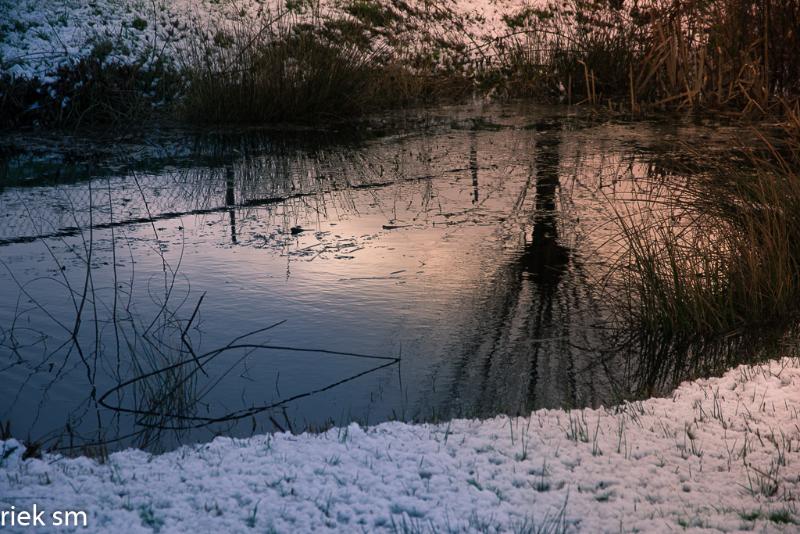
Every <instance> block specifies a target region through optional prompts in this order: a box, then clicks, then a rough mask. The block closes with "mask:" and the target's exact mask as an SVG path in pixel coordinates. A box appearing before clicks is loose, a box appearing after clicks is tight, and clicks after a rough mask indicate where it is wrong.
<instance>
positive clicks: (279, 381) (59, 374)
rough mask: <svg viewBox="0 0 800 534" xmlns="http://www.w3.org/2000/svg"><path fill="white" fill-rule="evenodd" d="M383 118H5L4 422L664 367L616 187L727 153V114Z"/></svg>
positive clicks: (293, 403) (417, 397)
mask: <svg viewBox="0 0 800 534" xmlns="http://www.w3.org/2000/svg"><path fill="white" fill-rule="evenodd" d="M376 121H377V122H376V124H377V126H374V127H372V128H371V129H370V130H369V131H367V132H366V133H362V135H358V136H351V135H345V134H343V133H342V132H338V131H336V130H330V131H321V132H302V131H300V132H298V131H295V132H293V133H291V134H289V133H281V132H277V131H251V130H248V131H239V132H231V131H226V132H210V133H209V132H186V131H177V130H169V129H162V130H153V131H144V132H141V133H130V134H127V135H123V136H119V137H117V138H113V139H107V138H96V139H92V138H89V139H87V138H72V137H66V136H63V137H49V138H47V137H39V138H31V139H29V140H26V141H20V140H19V139H17V140H13V139H10V140H9V139H6V140H5V142H4V145H5V147H6V148H5V150H4V159H3V161H2V163H3V169H2V176H0V178H1V179H2V181H0V214H1V215H0V259H1V260H2V265H0V383H1V384H2V393H1V395H2V397H0V422H4V423H5V424H8V425H9V427H10V429H11V432H12V433H13V434H14V435H16V436H21V437H29V438H30V439H33V440H37V441H39V442H41V443H43V444H45V445H46V446H48V447H53V448H59V449H61V450H65V451H72V450H74V451H77V452H85V451H87V450H89V451H91V448H92V447H104V448H110V449H116V448H121V447H125V446H131V445H135V446H140V447H145V448H149V449H152V450H161V449H168V448H173V447H175V446H177V445H179V444H181V443H190V442H196V441H204V440H209V439H212V438H213V437H214V436H216V435H220V434H224V435H233V436H247V435H250V434H252V433H257V432H267V431H274V430H291V431H295V432H300V431H304V430H318V429H323V428H326V427H328V426H330V425H341V424H346V423H348V422H350V421H357V422H360V423H377V422H381V421H386V420H393V419H400V420H411V421H434V420H443V419H447V418H452V417H458V416H465V417H473V416H477V417H487V416H493V415H496V414H500V413H506V414H516V413H524V412H527V411H530V410H531V409H536V408H578V407H584V406H599V405H610V404H613V403H618V402H620V401H622V400H624V399H629V400H634V399H638V398H642V397H643V396H647V395H650V394H652V393H654V392H656V391H660V392H663V391H668V390H669V389H670V388H671V387H674V385H675V382H676V381H677V380H679V379H680V378H681V376H680V374H675V375H674V376H673V377H672V378H671V379H670V380H668V381H666V382H663V383H659V384H655V383H653V382H652V381H643V380H642V379H641V374H640V373H637V365H636V362H635V361H632V357H631V354H632V353H631V352H630V351H625V350H623V349H622V348H620V345H619V344H618V334H619V332H618V330H619V329H618V328H617V329H616V330H615V329H613V328H611V327H610V325H615V326H618V325H619V321H618V317H617V315H616V314H617V313H618V310H617V309H616V308H615V306H613V305H612V304H611V303H610V301H609V299H608V298H607V294H608V293H607V292H608V287H607V286H606V284H605V283H604V282H605V281H606V280H607V277H608V275H609V272H611V271H612V270H613V268H614V265H616V263H615V262H617V261H618V258H619V246H620V245H619V243H618V241H617V240H615V239H614V236H615V232H617V230H616V229H615V226H614V224H613V212H614V207H615V206H616V208H617V209H619V207H620V206H628V205H629V204H627V203H628V202H630V201H631V199H634V198H637V197H652V196H653V195H655V194H656V193H654V192H653V190H651V189H650V188H649V187H650V184H653V183H654V180H653V179H652V177H653V176H655V175H658V176H659V177H661V178H664V177H668V178H669V179H691V176H686V174H685V173H682V172H681V171H678V170H675V169H676V168H679V167H678V166H675V167H674V168H670V166H669V162H675V161H679V160H680V159H681V158H683V157H684V156H685V154H684V152H685V149H684V148H682V147H683V146H685V145H681V144H680V142H688V143H692V142H696V143H702V144H703V146H704V147H707V148H708V150H711V151H713V150H716V151H719V152H722V151H723V150H724V149H725V148H727V147H730V143H731V140H732V139H734V138H735V133H736V132H735V129H734V128H733V127H730V126H724V125H720V124H713V125H708V124H702V123H698V122H692V121H689V120H685V119H671V120H668V121H664V120H659V121H650V122H645V121H621V120H600V119H597V118H593V117H591V116H589V115H586V114H585V113H584V114H581V113H578V112H576V111H574V110H569V109H567V108H544V107H537V106H532V105H522V104H507V105H491V106H490V105H478V104H476V105H469V106H461V107H455V108H443V109H437V110H429V111H425V112H417V113H415V114H413V116H410V117H409V116H408V115H404V116H403V115H399V114H396V115H389V116H387V117H385V118H383V119H380V120H378V119H376ZM665 162H666V164H665ZM662 183H663V182H662ZM658 194H660V193H658ZM626 209H629V208H626ZM634 352H635V351H634ZM634 359H635V358H634Z"/></svg>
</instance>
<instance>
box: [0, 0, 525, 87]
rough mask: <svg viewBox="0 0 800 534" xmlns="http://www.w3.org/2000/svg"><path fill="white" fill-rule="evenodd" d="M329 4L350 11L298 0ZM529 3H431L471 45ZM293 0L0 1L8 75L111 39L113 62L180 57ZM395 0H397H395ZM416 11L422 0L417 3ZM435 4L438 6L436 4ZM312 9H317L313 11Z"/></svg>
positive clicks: (47, 75)
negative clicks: (229, 26) (447, 12)
mask: <svg viewBox="0 0 800 534" xmlns="http://www.w3.org/2000/svg"><path fill="white" fill-rule="evenodd" d="M293 3H294V4H302V3H306V4H309V5H317V4H318V3H319V4H320V5H321V7H319V8H318V9H314V10H313V12H314V13H322V14H323V15H328V16H343V12H342V11H341V6H343V5H345V4H346V2H343V1H341V0H321V1H320V2H317V1H316V0H314V1H309V0H306V1H305V2H300V1H295V2H293ZM527 3H528V0H488V1H485V0H446V1H444V2H437V3H434V4H429V5H436V6H438V8H439V9H444V8H447V9H451V10H452V12H453V13H454V14H457V15H458V22H457V23H456V24H455V25H454V24H453V23H446V22H445V21H442V24H443V25H447V24H449V27H448V28H444V27H443V28H441V31H447V32H449V33H451V34H457V38H460V39H463V40H464V41H465V42H466V43H470V42H472V40H473V39H481V38H484V37H488V36H496V35H500V34H503V33H505V32H507V31H508V28H507V26H506V25H505V23H504V22H503V20H502V17H503V15H505V14H510V13H515V12H517V11H518V10H519V9H521V8H522V6H524V5H526V4H527ZM285 5H286V2H285V0H0V73H2V72H7V73H10V74H12V75H13V76H14V77H16V78H22V79H29V78H37V77H38V78H39V79H42V80H44V81H50V80H51V79H52V76H53V74H54V73H55V72H56V70H57V69H58V68H59V67H62V66H69V65H71V64H74V63H75V62H77V61H78V60H79V59H80V58H82V57H85V56H87V55H88V54H89V53H91V51H92V49H93V48H94V47H95V45H97V44H98V43H101V42H105V41H108V42H111V43H113V45H114V51H113V53H112V54H111V55H110V57H109V59H110V60H115V61H121V62H134V61H140V60H142V58H145V59H146V58H147V57H148V56H153V57H157V56H160V55H161V54H162V53H164V52H167V53H168V54H172V55H173V56H180V54H181V52H182V51H184V50H185V49H186V48H187V47H190V46H192V43H194V42H197V39H198V38H199V36H200V35H201V34H205V35H206V36H207V37H210V38H213V35H214V33H215V32H216V30H217V28H219V27H221V26H222V27H224V25H225V24H226V22H232V23H234V24H236V23H238V22H242V21H244V22H245V23H249V24H253V25H255V26H256V27H257V26H258V24H260V21H264V20H269V19H270V18H271V17H275V16H276V14H277V13H279V12H281V11H283V10H285ZM387 5H391V2H387ZM409 5H411V6H412V8H417V7H419V6H421V5H423V2H422V0H417V1H415V0H412V1H410V2H409ZM431 9H433V8H431ZM306 12H310V11H309V10H306Z"/></svg>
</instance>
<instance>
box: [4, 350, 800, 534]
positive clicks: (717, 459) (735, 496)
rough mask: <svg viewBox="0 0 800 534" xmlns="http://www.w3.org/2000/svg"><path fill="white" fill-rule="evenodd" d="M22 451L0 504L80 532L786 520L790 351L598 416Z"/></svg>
mask: <svg viewBox="0 0 800 534" xmlns="http://www.w3.org/2000/svg"><path fill="white" fill-rule="evenodd" d="M22 451H23V447H22V446H21V445H20V444H19V443H18V442H17V441H14V440H9V441H6V442H4V443H3V442H0V458H2V462H1V465H0V510H9V509H10V507H11V506H14V507H15V510H17V511H20V510H24V509H30V508H31V507H32V506H33V505H34V504H36V505H37V507H38V509H39V510H40V511H41V510H45V512H46V513H45V515H44V518H45V519H46V518H47V517H48V515H49V514H50V513H51V512H52V511H54V510H77V511H81V510H83V511H86V512H87V514H88V522H89V530H90V531H95V532H151V531H156V532H157V531H161V532H190V531H193V532H198V533H199V532H213V531H216V532H251V531H260V532H271V531H277V532H311V531H342V532H368V531H376V530H377V531H380V530H390V531H391V530H395V531H403V532H408V531H410V532H428V531H431V532H443V531H481V532H506V531H519V532H542V531H544V532H552V531H561V530H566V531H578V530H580V531H585V532H609V531H613V532H621V531H624V532H629V531H640V532H671V531H679V530H682V529H684V528H690V529H692V530H695V529H696V530H703V529H706V530H720V531H727V532H732V531H742V530H744V531H747V530H750V531H752V530H754V531H757V532H772V531H784V532H797V531H798V528H800V526H798V525H800V513H799V512H800V510H798V502H797V500H796V499H797V498H798V496H799V495H800V362H799V361H797V360H794V359H783V360H780V361H772V362H770V363H768V364H764V365H761V366H755V367H754V366H742V367H739V368H737V369H734V370H731V371H729V372H728V373H727V374H726V375H725V376H724V377H722V378H711V379H708V380H700V381H697V382H693V383H686V384H684V385H682V386H681V387H680V388H678V390H677V391H675V392H674V394H673V395H672V396H671V397H669V398H658V399H650V400H646V401H644V402H639V403H632V404H627V405H624V406H621V407H618V408H614V409H608V410H605V409H603V410H579V411H572V412H566V411H560V410H542V411H537V412H534V413H533V414H531V416H530V417H524V418H507V417H498V418H495V419H490V420H485V421H474V420H456V421H452V422H450V423H445V424H437V425H411V424H402V423H385V424H381V425H377V426H374V427H368V428H361V427H359V426H357V425H355V424H354V425H351V426H349V427H346V428H340V429H334V430H331V431H329V432H326V433H324V434H321V435H311V434H304V435H299V436H296V435H291V434H288V433H287V434H275V435H264V436H257V437H254V438H251V439H246V440H236V439H228V438H217V439H216V440H214V441H213V442H211V443H208V444H204V445H198V446H194V447H185V448H182V449H179V450H177V451H174V452H170V453H167V454H162V455H158V456H153V455H150V454H147V453H145V452H142V451H138V450H128V451H123V452H118V453H115V454H112V455H111V456H110V458H108V460H107V461H106V462H105V463H98V462H97V461H95V460H91V459H88V458H76V459H67V458H63V457H59V456H54V455H46V456H45V457H44V458H43V459H31V460H25V461H23V460H22V459H21V456H22ZM537 529H541V530H537ZM11 530H13V529H11ZM54 530H55V529H54ZM60 530H63V528H62V529H60Z"/></svg>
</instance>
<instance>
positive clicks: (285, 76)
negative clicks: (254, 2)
mask: <svg viewBox="0 0 800 534" xmlns="http://www.w3.org/2000/svg"><path fill="white" fill-rule="evenodd" d="M397 20H398V15H397V14H396V13H395V12H394V11H391V10H388V9H385V7H384V6H383V5H382V4H381V3H380V2H350V3H347V4H345V9H344V15H341V16H338V15H337V16H335V17H332V16H324V15H322V14H320V13H319V12H314V11H311V12H309V11H307V10H299V9H298V8H297V7H290V8H286V9H284V10H278V11H276V12H272V13H269V12H268V13H266V15H265V16H264V17H263V18H262V20H260V21H258V22H257V24H255V25H254V24H251V23H248V22H247V21H246V20H243V19H242V20H236V21H234V22H233V23H232V24H230V25H228V26H227V27H221V28H219V29H218V30H217V31H216V33H215V34H214V36H213V38H212V39H210V40H209V39H206V38H205V37H203V38H202V39H200V40H198V41H197V42H195V44H194V46H193V47H192V49H191V50H190V51H189V53H188V55H187V57H186V58H184V72H186V73H187V78H188V89H187V93H186V96H185V98H184V101H183V104H182V107H181V110H182V111H183V114H184V116H186V117H188V118H189V119H191V120H195V121H201V122H234V123H252V122H283V121H301V122H303V121H318V120H340V119H345V118H351V117H353V116H358V115H361V114H364V113H368V112H372V111H376V110H381V109H386V108H392V107H398V106H402V105H405V104H409V103H414V102H421V101H423V100H430V99H431V98H436V97H438V96H442V95H445V94H448V95H452V94H453V93H454V92H456V93H459V92H463V91H464V90H465V87H468V86H469V84H470V82H469V80H467V79H466V78H465V77H463V76H457V75H451V74H445V75H443V73H432V72H426V71H425V70H424V69H420V68H415V64H414V62H412V61H410V60H409V57H401V56H400V55H398V53H397V48H396V45H397V43H396V42H395V41H396V40H397V39H398V38H399V34H400V33H401V31H400V30H397V28H394V29H392V30H390V29H389V28H387V26H389V25H391V24H393V23H395V22H397ZM415 57H417V59H419V56H415ZM417 66H419V65H417Z"/></svg>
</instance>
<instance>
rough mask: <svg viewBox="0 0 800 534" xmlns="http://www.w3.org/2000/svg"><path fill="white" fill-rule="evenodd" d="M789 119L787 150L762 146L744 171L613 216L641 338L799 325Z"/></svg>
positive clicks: (796, 172) (794, 161) (799, 203)
mask: <svg viewBox="0 0 800 534" xmlns="http://www.w3.org/2000/svg"><path fill="white" fill-rule="evenodd" d="M787 113H788V114H789V116H790V123H789V125H788V126H787V135H789V136H790V137H788V139H789V141H787V142H785V143H784V144H783V145H782V146H779V145H777V144H776V143H775V142H773V141H771V140H768V139H767V138H766V137H762V140H763V143H764V151H763V153H760V154H755V153H750V154H747V155H746V158H745V159H744V160H743V161H744V162H745V164H741V163H740V164H735V163H734V164H729V165H721V164H717V166H716V167H715V168H714V170H712V171H711V172H710V173H709V174H708V175H707V176H705V177H702V178H698V179H694V180H692V181H689V182H686V183H685V184H683V185H681V186H678V187H677V188H676V189H677V190H676V191H673V193H674V194H673V195H672V196H671V197H670V198H669V199H668V200H667V201H666V202H665V204H659V205H658V206H656V207H654V205H653V203H651V204H650V205H649V206H647V207H645V208H644V209H641V206H640V207H639V209H636V210H626V211H623V210H619V209H618V210H616V221H617V223H618V227H619V230H620V237H621V238H622V239H621V241H622V243H623V248H624V250H625V251H626V252H625V254H624V257H623V261H622V262H621V264H620V268H621V272H622V279H623V287H624V288H625V292H624V294H625V295H627V298H626V303H627V306H628V309H629V310H630V312H631V314H630V315H632V316H633V321H632V324H633V325H634V327H633V328H634V329H639V330H640V331H641V332H642V333H643V336H644V337H648V338H649V339H653V338H655V339H659V340H661V341H662V342H669V343H693V342H698V341H708V340H711V339H714V338H719V337H723V336H726V335H730V334H734V333H741V332H744V331H747V330H752V329H764V328H773V327H779V326H780V327H793V326H794V325H795V324H796V323H797V321H798V319H800V158H798V156H800V151H798V147H799V146H800V144H798V139H800V137H797V133H796V132H798V131H800V128H799V127H800V121H798V115H797V114H796V113H795V112H794V111H792V110H788V111H787ZM645 204H647V201H645ZM629 319H630V318H629Z"/></svg>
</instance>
